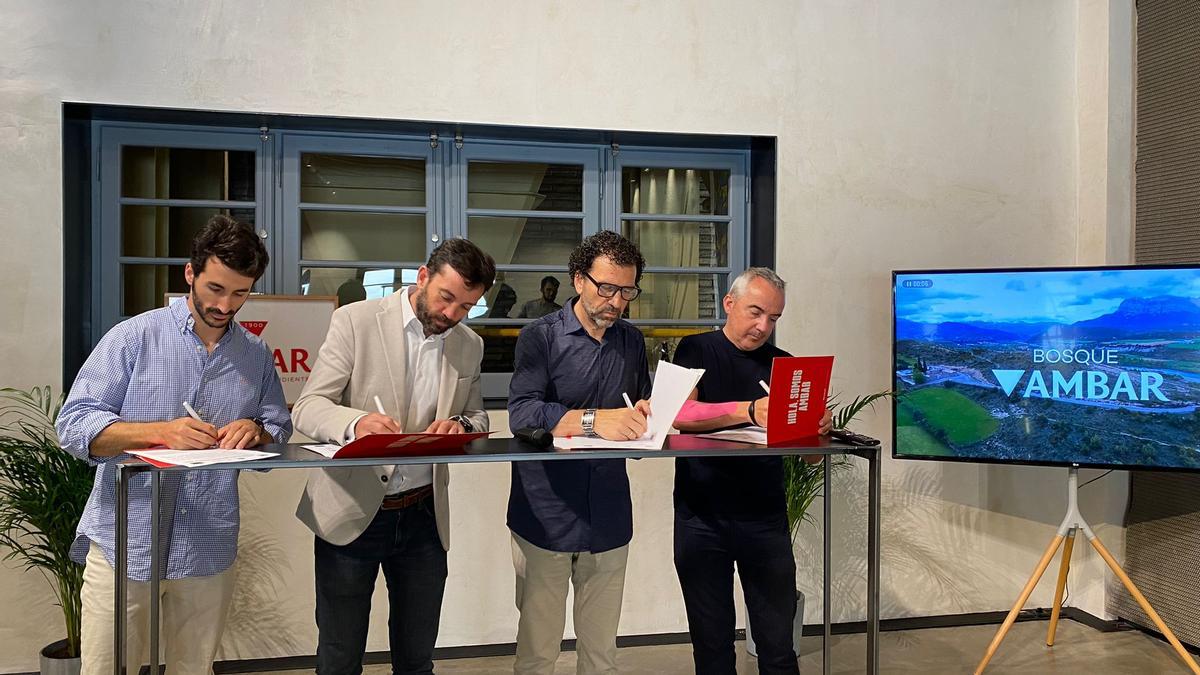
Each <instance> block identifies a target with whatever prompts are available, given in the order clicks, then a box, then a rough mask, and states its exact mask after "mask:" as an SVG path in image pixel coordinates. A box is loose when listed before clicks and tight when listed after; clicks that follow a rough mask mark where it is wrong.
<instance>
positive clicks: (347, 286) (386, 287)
mask: <svg viewBox="0 0 1200 675" xmlns="http://www.w3.org/2000/svg"><path fill="white" fill-rule="evenodd" d="M415 283H417V268H416V267H396V268H377V267H376V268H370V267H302V268H301V269H300V294H301V295H332V296H336V297H337V299H338V306H339V307H340V306H342V305H345V304H349V303H351V302H357V301H359V300H371V299H377V298H382V297H385V296H388V295H391V294H392V293H393V292H395V291H398V290H400V289H401V288H403V287H404V286H409V285H412V284H415Z"/></svg>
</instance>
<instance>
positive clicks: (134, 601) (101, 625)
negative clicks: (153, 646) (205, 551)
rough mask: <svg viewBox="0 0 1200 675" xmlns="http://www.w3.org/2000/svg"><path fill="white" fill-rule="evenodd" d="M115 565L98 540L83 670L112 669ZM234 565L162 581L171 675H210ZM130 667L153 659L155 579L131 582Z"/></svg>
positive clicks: (86, 576) (103, 674)
mask: <svg viewBox="0 0 1200 675" xmlns="http://www.w3.org/2000/svg"><path fill="white" fill-rule="evenodd" d="M113 581H114V580H113V568H112V566H111V565H109V564H108V561H107V560H105V558H104V552H103V551H101V550H100V547H99V546H97V545H96V544H92V547H91V549H90V550H89V551H88V556H87V564H86V565H85V567H84V570H83V590H82V591H81V592H80V598H81V600H82V601H83V616H82V623H83V626H82V629H81V635H80V640H81V643H82V644H81V646H80V656H81V659H80V661H81V675H112V672H113V661H114V658H113V632H114V627H113V612H114V611H115V608H114V607H113V597H114V595H115V594H116V592H115V590H114V588H113ZM233 582H234V575H233V569H232V568H230V569H228V570H225V571H224V572H221V573H220V574H216V575H213V576H211V577H194V578H190V579H167V580H163V581H162V582H160V583H159V587H158V589H159V596H160V604H159V610H160V615H159V616H160V618H161V621H162V623H161V626H162V628H161V632H160V633H159V636H160V644H162V646H163V647H164V649H165V659H164V662H165V664H166V666H167V672H168V673H171V675H211V673H212V662H213V658H214V657H215V656H216V654H217V645H219V644H220V642H221V634H222V633H223V632H224V631H225V618H226V617H227V616H228V615H229V605H230V601H231V600H232V599H233ZM125 588H126V591H127V594H126V597H128V598H129V600H128V607H129V609H128V613H127V614H126V616H127V617H128V618H127V619H126V625H127V626H128V630H127V632H126V643H125V644H126V645H127V651H126V654H128V661H127V662H126V666H127V667H126V672H129V673H136V672H137V670H138V666H139V665H148V664H149V663H150V658H149V657H150V583H149V582H146V581H129V582H127V583H126V586H125Z"/></svg>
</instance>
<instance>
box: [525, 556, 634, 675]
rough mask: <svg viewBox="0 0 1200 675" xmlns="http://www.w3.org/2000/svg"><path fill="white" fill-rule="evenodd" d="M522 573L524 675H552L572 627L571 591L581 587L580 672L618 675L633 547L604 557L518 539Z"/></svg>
mask: <svg viewBox="0 0 1200 675" xmlns="http://www.w3.org/2000/svg"><path fill="white" fill-rule="evenodd" d="M512 551H513V566H514V567H515V568H516V572H517V609H518V610H520V612H521V620H520V622H519V624H518V626H517V660H516V665H515V666H514V668H513V672H514V673H517V674H518V675H551V674H552V673H553V672H554V663H555V661H557V660H558V653H559V650H560V648H561V646H562V638H563V629H564V628H565V627H566V622H567V616H566V612H567V588H568V586H569V585H570V584H573V585H574V586H575V610H574V615H575V636H576V638H577V639H576V647H575V651H576V656H577V666H576V672H577V673H579V674H580V675H599V674H601V673H603V674H609V673H616V672H617V624H618V623H619V622H620V620H621V596H622V594H623V593H624V590H625V563H626V561H627V560H628V558H629V546H628V545H625V546H622V547H620V548H616V549H613V550H611V551H605V552H603V553H586V552H585V553H559V552H557V551H547V550H545V549H542V548H538V547H537V546H534V545H533V544H531V543H529V542H528V541H525V540H524V539H522V538H520V537H518V536H517V535H515V534H514V535H513V544H512Z"/></svg>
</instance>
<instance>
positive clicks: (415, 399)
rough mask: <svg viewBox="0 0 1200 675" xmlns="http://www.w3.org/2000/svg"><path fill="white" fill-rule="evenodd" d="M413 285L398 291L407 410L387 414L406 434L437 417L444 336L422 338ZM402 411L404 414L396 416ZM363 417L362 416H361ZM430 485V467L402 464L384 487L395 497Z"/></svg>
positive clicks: (348, 434)
mask: <svg viewBox="0 0 1200 675" xmlns="http://www.w3.org/2000/svg"><path fill="white" fill-rule="evenodd" d="M416 290H417V289H416V287H415V286H406V287H404V288H402V289H400V292H401V293H403V294H404V302H402V303H400V305H401V313H402V316H403V318H404V345H405V352H406V353H407V355H408V363H407V364H406V365H407V367H406V369H405V382H404V383H403V386H404V387H405V390H406V391H407V392H408V410H405V411H389V414H391V415H392V417H394V418H395V419H397V420H398V421H399V422H400V428H401V429H402V430H403V431H404V432H405V433H421V432H423V431H425V429H427V428H429V425H430V424H431V423H432V422H433V417H434V415H436V414H437V400H438V389H439V387H440V384H441V374H442V348H443V346H444V345H445V342H446V334H445V333H442V334H440V335H430V336H429V337H425V329H424V328H423V327H422V326H421V320H420V319H418V318H417V313H416V311H415V310H414V309H413V296H412V294H413V293H415V292H416ZM397 412H402V413H403V414H396V413H397ZM364 417H365V415H364ZM360 419H362V417H358V418H356V419H355V420H354V421H353V422H351V423H350V428H349V429H347V430H346V439H347V440H351V441H352V440H354V427H355V425H357V424H358V420H360ZM432 483H433V465H432V464H401V465H397V466H396V467H395V470H394V471H393V472H392V478H391V480H389V481H388V484H387V495H388V496H391V495H395V494H399V493H401V492H407V491H408V490H413V489H415V488H419V487H421V486H423V485H430V484H432Z"/></svg>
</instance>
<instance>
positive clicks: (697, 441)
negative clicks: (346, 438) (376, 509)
mask: <svg viewBox="0 0 1200 675" xmlns="http://www.w3.org/2000/svg"><path fill="white" fill-rule="evenodd" d="M304 445H310V444H299V443H278V444H272V445H263V446H260V447H257V448H254V449H255V450H262V451H264V452H274V453H278V456H277V457H269V458H266V459H259V460H253V461H249V462H234V463H230V464H213V465H209V466H205V467H199V468H194V469H193V468H188V467H181V466H173V467H165V468H161V469H159V468H155V467H153V466H151V465H149V464H146V463H145V462H142V461H140V460H136V459H134V460H129V461H128V462H126V463H124V464H125V466H127V467H128V468H130V469H132V470H134V471H167V472H170V471H205V470H213V469H299V468H329V467H350V466H379V465H383V464H460V463H471V462H530V461H533V462H540V461H570V460H575V459H642V458H649V457H734V456H784V455H823V456H827V455H855V456H858V457H863V458H866V459H873V458H877V457H878V455H879V451H880V446H879V445H870V446H863V445H851V444H849V443H845V442H842V441H839V440H836V439H832V438H828V437H824V436H821V437H812V438H803V439H799V440H797V441H793V442H790V443H788V444H787V445H776V446H767V445H754V444H752V443H734V442H730V441H719V440H714V439H709V438H700V437H698V436H695V435H692V434H672V435H670V436H668V437H667V442H666V443H665V444H664V445H663V447H662V448H661V449H657V450H646V449H633V448H620V447H612V448H588V449H574V450H564V449H560V448H554V447H551V448H545V449H541V448H537V447H535V446H533V445H530V444H529V443H525V442H524V441H521V440H518V439H515V438H480V439H478V440H475V441H472V442H470V443H468V444H466V445H465V446H463V447H461V448H456V449H454V450H449V451H445V452H442V453H438V454H432V455H431V454H415V453H416V452H417V450H405V449H402V450H405V452H404V454H399V455H396V456H389V457H361V458H352V459H351V458H343V459H329V458H326V457H324V456H322V455H319V454H317V453H315V452H313V451H312V450H307V449H305V448H304Z"/></svg>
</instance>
